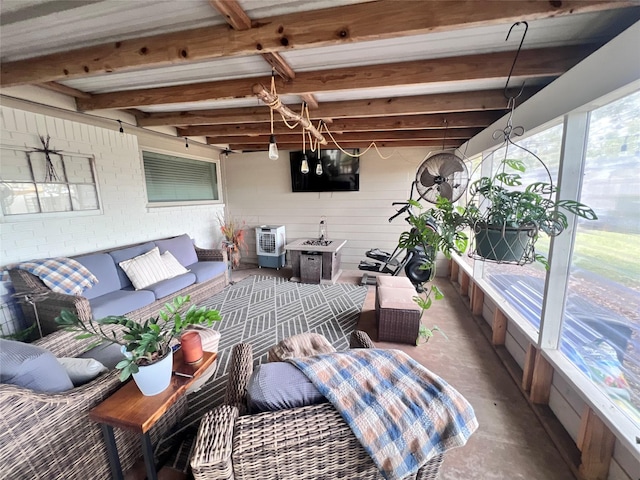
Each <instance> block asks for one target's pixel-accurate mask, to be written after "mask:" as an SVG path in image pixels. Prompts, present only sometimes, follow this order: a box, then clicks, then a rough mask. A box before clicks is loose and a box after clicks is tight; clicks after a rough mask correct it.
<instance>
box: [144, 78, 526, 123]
mask: <svg viewBox="0 0 640 480" xmlns="http://www.w3.org/2000/svg"><path fill="white" fill-rule="evenodd" d="M537 91H538V88H525V89H524V92H523V93H522V95H521V96H520V98H518V104H521V103H522V102H524V101H525V100H526V99H528V98H529V97H531V96H532V95H533V94H534V93H535V92H537ZM289 108H291V109H292V110H294V111H300V109H301V105H289ZM506 108H507V100H506V99H505V98H504V95H503V91H502V89H500V90H476V91H470V92H455V93H437V94H433V95H416V96H410V97H386V98H370V99H366V100H348V101H344V102H325V103H323V104H321V105H319V106H318V108H317V109H315V110H311V109H310V111H309V114H310V115H311V118H312V119H314V120H318V119H320V118H324V117H332V118H334V119H338V118H357V117H380V116H386V115H392V116H393V115H419V114H429V113H453V112H469V111H491V110H506ZM137 120H138V126H140V127H158V126H185V125H228V124H233V123H247V122H250V123H251V122H268V121H269V109H268V108H266V107H263V106H260V107H247V108H225V109H217V110H190V111H184V112H158V113H143V114H141V115H139V116H138V118H137Z"/></svg>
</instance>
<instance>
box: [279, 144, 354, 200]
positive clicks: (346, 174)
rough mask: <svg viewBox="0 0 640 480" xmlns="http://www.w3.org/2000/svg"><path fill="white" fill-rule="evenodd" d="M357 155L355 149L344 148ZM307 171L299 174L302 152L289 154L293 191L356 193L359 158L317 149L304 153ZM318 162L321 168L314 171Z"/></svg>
mask: <svg viewBox="0 0 640 480" xmlns="http://www.w3.org/2000/svg"><path fill="white" fill-rule="evenodd" d="M345 151H346V152H349V153H350V154H351V155H357V154H358V153H359V152H360V150H359V149H357V148H351V149H345ZM306 155H307V163H308V165H309V172H308V173H302V171H301V168H302V158H303V153H302V152H301V151H300V152H290V153H289V160H290V162H291V189H292V190H293V191H294V192H357V191H358V190H360V159H359V158H358V157H352V156H350V155H346V154H345V153H343V152H342V151H340V150H338V149H335V150H320V159H319V160H318V152H311V151H308V150H307V152H306ZM318 163H320V165H321V166H322V168H321V170H318Z"/></svg>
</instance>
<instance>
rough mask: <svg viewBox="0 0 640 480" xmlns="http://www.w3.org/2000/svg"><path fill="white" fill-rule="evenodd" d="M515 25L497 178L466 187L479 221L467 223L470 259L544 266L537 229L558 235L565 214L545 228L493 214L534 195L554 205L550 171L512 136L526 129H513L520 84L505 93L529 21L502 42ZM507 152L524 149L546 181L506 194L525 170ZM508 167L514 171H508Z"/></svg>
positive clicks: (542, 203) (543, 203) (546, 205)
mask: <svg viewBox="0 0 640 480" xmlns="http://www.w3.org/2000/svg"><path fill="white" fill-rule="evenodd" d="M519 25H523V26H524V31H523V33H522V38H521V39H520V45H519V46H518V49H517V51H516V54H515V57H514V59H513V63H512V65H511V70H510V71H509V75H508V77H507V81H506V83H505V86H504V91H503V94H504V96H505V98H506V99H507V108H508V109H509V115H508V117H507V123H506V126H505V127H504V128H503V129H502V130H497V131H495V132H494V133H493V138H494V140H498V139H502V142H503V143H502V145H501V146H500V147H499V148H504V158H503V159H502V161H501V162H500V164H499V168H498V172H497V173H496V174H495V175H493V176H492V177H482V178H481V179H480V180H479V181H476V182H474V183H472V184H471V186H470V187H469V195H470V198H471V202H470V203H471V206H469V205H468V206H467V209H468V211H470V210H471V209H473V208H476V207H477V208H476V214H477V215H476V218H477V219H476V221H475V222H473V223H472V224H471V225H470V226H471V229H472V232H473V241H472V245H471V248H470V250H469V254H468V255H469V256H470V257H471V258H474V259H477V260H483V261H490V262H494V263H507V264H516V265H525V264H529V263H532V262H534V261H535V260H539V261H542V262H543V263H545V262H546V259H545V258H544V257H542V256H540V255H536V252H535V247H534V245H535V242H536V240H537V239H538V235H539V230H543V231H544V232H545V233H547V234H548V235H550V236H555V235H558V234H560V233H561V232H562V230H563V229H564V225H563V224H564V223H565V222H566V217H564V214H559V215H560V216H561V217H562V218H558V219H556V220H552V221H549V222H546V223H545V224H543V225H539V224H537V223H533V222H524V223H518V224H517V225H514V224H513V220H512V219H511V218H509V217H507V216H506V215H505V216H501V215H500V213H496V212H499V210H500V209H501V208H503V209H504V210H505V211H506V210H507V209H510V208H514V206H515V205H517V204H518V202H520V201H523V200H526V201H528V200H529V199H532V200H531V201H532V202H533V201H534V200H533V198H534V197H540V196H541V197H542V198H539V199H538V200H535V201H538V202H539V207H540V208H542V209H550V208H553V205H554V202H553V200H552V195H553V194H554V193H555V191H556V187H555V186H554V185H553V178H552V176H551V173H550V171H549V169H548V167H547V166H546V164H545V163H544V162H543V161H542V160H541V159H540V157H538V156H537V155H536V154H535V153H533V152H532V151H530V150H529V149H527V148H525V147H523V146H522V145H518V144H517V143H515V142H514V141H513V139H514V138H516V137H520V136H522V135H523V134H524V132H525V130H524V127H522V126H514V125H513V114H514V111H515V107H516V101H517V99H518V98H519V97H520V96H521V95H522V92H523V90H524V83H523V84H522V86H521V87H520V89H519V90H518V91H517V93H514V94H509V92H508V89H509V82H510V80H511V76H512V75H513V71H514V68H515V65H516V62H517V60H518V55H519V54H520V51H521V50H522V45H523V43H524V39H525V37H526V35H527V31H528V29H529V24H528V23H527V22H516V23H514V24H513V25H511V28H510V29H509V33H508V34H507V37H506V39H505V41H508V40H509V36H510V35H511V32H512V31H513V29H514V28H515V27H517V26H519ZM499 148H498V149H499ZM510 148H516V149H518V150H521V151H524V152H526V153H527V154H528V155H530V156H531V157H532V158H534V159H535V160H537V161H538V162H539V163H540V165H542V167H543V168H544V171H545V172H546V175H547V179H548V181H547V182H536V183H534V184H531V185H529V186H528V187H526V189H525V191H524V192H517V191H513V190H510V189H509V188H505V187H516V186H520V185H522V181H521V177H520V174H519V173H522V172H524V171H525V166H524V163H523V162H522V161H520V160H515V159H510V158H509V149H510ZM498 149H496V150H498ZM482 163H483V162H481V163H480V165H478V166H477V167H476V169H475V170H477V169H478V168H480V167H481V165H482ZM507 169H509V170H510V171H511V172H513V173H510V172H509V171H507ZM475 170H474V173H475ZM472 176H473V174H472ZM474 199H476V200H477V201H478V204H477V205H475V203H474V202H473V200H474ZM525 203H526V202H525ZM563 219H564V221H563Z"/></svg>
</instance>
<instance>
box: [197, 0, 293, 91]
mask: <svg viewBox="0 0 640 480" xmlns="http://www.w3.org/2000/svg"><path fill="white" fill-rule="evenodd" d="M209 3H210V4H211V6H212V7H213V8H215V9H216V10H217V11H218V12H220V14H222V15H223V16H224V17H225V19H226V20H227V23H228V24H229V25H231V26H232V27H233V29H234V30H238V31H243V30H249V29H250V28H251V19H250V18H249V16H248V15H247V14H246V12H245V11H244V10H243V9H242V7H241V6H240V4H239V3H238V2H237V1H236V0H209ZM261 55H262V58H264V59H265V60H266V62H267V63H268V64H269V65H271V68H273V69H274V70H275V71H276V72H277V73H278V75H280V76H281V77H282V78H283V79H284V80H291V79H292V78H295V76H296V72H294V71H293V69H292V68H291V67H290V66H289V64H288V63H287V62H286V61H285V60H284V58H282V57H281V56H280V54H279V53H277V52H265V53H262V54H261Z"/></svg>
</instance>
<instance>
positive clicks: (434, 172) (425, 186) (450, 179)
mask: <svg viewBox="0 0 640 480" xmlns="http://www.w3.org/2000/svg"><path fill="white" fill-rule="evenodd" d="M415 184H416V189H417V190H418V194H419V195H420V198H423V199H424V200H426V201H427V202H431V203H436V200H437V199H438V196H441V197H444V198H446V199H448V200H450V201H452V202H455V201H456V200H458V199H459V198H460V197H461V196H462V194H463V193H464V191H465V190H466V188H467V185H468V184H469V172H468V171H467V166H466V165H465V164H464V161H463V160H462V159H461V158H460V157H458V156H457V155H456V154H454V153H451V152H438V153H434V154H429V155H427V157H426V158H425V159H424V160H423V161H422V163H421V164H420V166H419V167H418V172H417V173H416V182H415Z"/></svg>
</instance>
